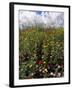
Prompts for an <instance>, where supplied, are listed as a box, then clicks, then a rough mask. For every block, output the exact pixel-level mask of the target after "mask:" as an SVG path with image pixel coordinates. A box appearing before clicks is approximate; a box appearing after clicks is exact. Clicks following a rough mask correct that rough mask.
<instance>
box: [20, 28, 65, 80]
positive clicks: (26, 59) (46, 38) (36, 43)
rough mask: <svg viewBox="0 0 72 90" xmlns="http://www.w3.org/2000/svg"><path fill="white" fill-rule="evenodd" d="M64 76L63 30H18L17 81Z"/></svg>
mask: <svg viewBox="0 0 72 90" xmlns="http://www.w3.org/2000/svg"><path fill="white" fill-rule="evenodd" d="M63 76H64V28H47V29H42V28H40V27H39V28H35V27H33V28H27V29H26V30H19V79H32V78H52V77H54V78H56V77H63Z"/></svg>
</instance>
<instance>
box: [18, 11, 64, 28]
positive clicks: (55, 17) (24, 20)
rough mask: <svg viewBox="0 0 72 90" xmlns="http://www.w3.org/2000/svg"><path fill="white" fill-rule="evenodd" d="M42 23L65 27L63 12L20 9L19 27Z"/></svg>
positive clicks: (43, 24)
mask: <svg viewBox="0 0 72 90" xmlns="http://www.w3.org/2000/svg"><path fill="white" fill-rule="evenodd" d="M35 25H42V26H43V27H63V26H64V13H63V12H50V11H49V12H48V11H23V10H19V27H20V28H21V29H22V28H25V27H28V26H30V27H31V26H35Z"/></svg>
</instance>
